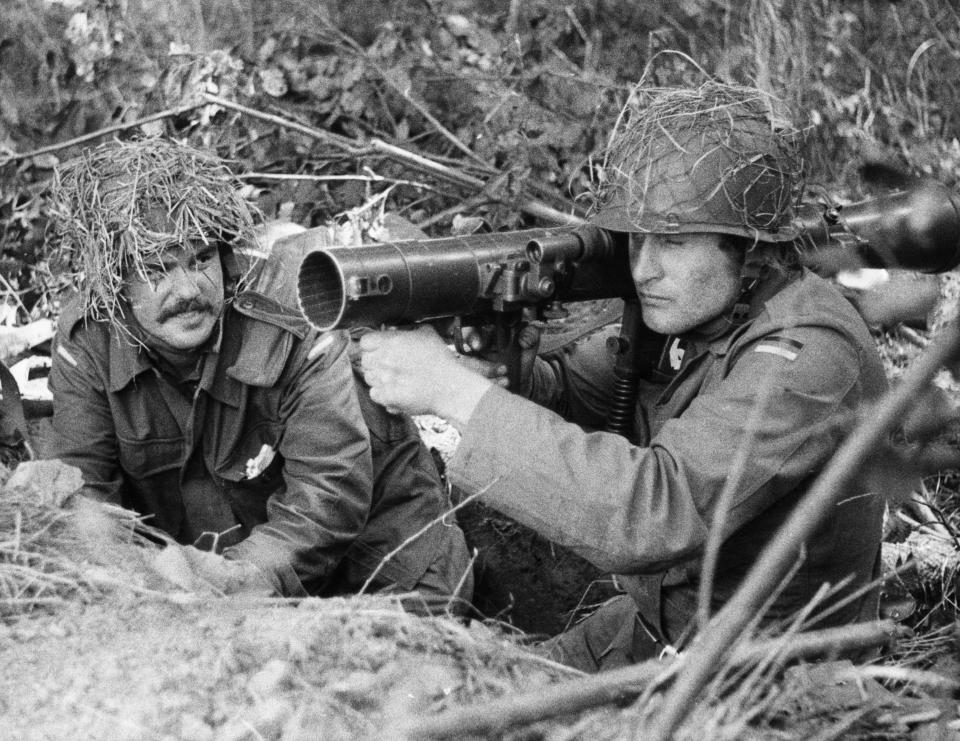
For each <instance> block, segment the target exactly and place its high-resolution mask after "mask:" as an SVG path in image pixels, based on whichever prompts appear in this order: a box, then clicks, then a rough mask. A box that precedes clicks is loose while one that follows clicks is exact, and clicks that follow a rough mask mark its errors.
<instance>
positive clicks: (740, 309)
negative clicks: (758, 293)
mask: <svg viewBox="0 0 960 741" xmlns="http://www.w3.org/2000/svg"><path fill="white" fill-rule="evenodd" d="M762 270H763V268H762V266H761V265H757V264H754V263H751V262H749V261H746V262H744V264H743V267H742V268H741V269H740V295H739V296H737V302H736V303H735V304H734V305H733V309H732V310H731V312H730V323H731V324H735V325H736V324H743V323H744V322H745V321H747V318H748V316H749V314H750V304H751V303H753V290H754V288H756V287H757V283H758V282H759V281H760V274H761V272H762Z"/></svg>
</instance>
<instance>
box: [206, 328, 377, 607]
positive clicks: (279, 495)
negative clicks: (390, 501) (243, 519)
mask: <svg viewBox="0 0 960 741" xmlns="http://www.w3.org/2000/svg"><path fill="white" fill-rule="evenodd" d="M308 337H313V334H311V335H308ZM311 345H312V343H310V342H303V343H300V346H299V347H298V349H297V350H296V351H295V354H294V356H293V357H292V358H291V362H292V363H293V364H294V366H293V367H294V370H293V372H292V373H291V374H290V375H289V376H288V377H287V378H288V381H287V384H286V388H285V389H284V392H283V394H282V397H281V402H280V423H281V425H282V427H283V433H282V437H281V439H280V443H279V446H278V449H277V453H278V454H279V455H280V456H281V458H282V460H283V469H282V475H283V479H284V486H282V487H280V489H279V490H278V491H277V492H276V493H274V494H273V495H271V496H270V498H269V499H268V501H267V521H266V522H264V523H262V524H260V525H257V526H255V527H254V528H253V529H252V530H251V531H250V535H249V536H248V537H247V538H246V539H244V540H243V541H241V542H240V543H238V544H237V545H235V546H231V547H230V548H228V549H225V551H224V555H225V556H227V557H228V558H236V559H243V560H247V561H251V562H253V563H255V564H257V565H258V566H259V567H260V568H262V569H264V570H265V571H268V572H270V573H273V574H276V575H277V577H278V578H279V580H280V581H281V583H282V586H283V588H282V590H281V591H282V592H283V593H285V594H302V593H304V591H305V590H304V585H307V586H309V587H311V588H313V589H315V588H317V587H318V586H320V585H322V583H323V581H324V580H325V579H326V578H328V577H329V576H330V575H331V573H332V571H333V570H334V568H335V567H336V566H337V564H338V563H339V562H340V559H341V558H342V557H343V555H344V553H345V552H346V550H347V548H348V547H349V546H350V544H351V543H352V542H353V541H354V540H355V539H356V537H357V536H358V535H359V534H360V532H361V530H362V529H363V527H364V525H365V524H366V521H367V517H368V516H369V513H370V507H371V501H372V491H373V473H372V463H371V453H370V438H369V433H368V431H367V427H366V425H365V424H364V421H363V416H362V414H361V411H360V404H359V401H358V399H357V395H356V390H355V388H354V383H353V377H352V371H351V368H350V362H349V360H348V358H347V353H346V349H345V346H346V343H345V341H344V340H343V338H342V337H338V338H337V339H336V340H335V341H334V343H333V345H331V347H330V348H329V349H328V350H327V351H326V352H325V353H321V354H319V355H318V356H317V357H315V358H312V359H310V358H308V357H307V354H308V351H309V348H310V347H311Z"/></svg>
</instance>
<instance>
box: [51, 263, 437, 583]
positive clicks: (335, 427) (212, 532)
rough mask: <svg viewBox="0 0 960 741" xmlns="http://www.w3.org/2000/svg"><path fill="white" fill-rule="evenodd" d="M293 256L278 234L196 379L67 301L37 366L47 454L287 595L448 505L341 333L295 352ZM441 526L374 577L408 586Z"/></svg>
mask: <svg viewBox="0 0 960 741" xmlns="http://www.w3.org/2000/svg"><path fill="white" fill-rule="evenodd" d="M299 257H300V255H299V254H298V253H296V252H285V251H284V250H283V249H281V248H279V247H278V248H276V249H275V250H274V252H273V254H272V255H271V257H270V258H269V259H268V260H267V261H265V262H264V263H262V264H261V265H260V268H259V272H258V273H257V274H256V277H255V278H254V279H253V280H252V281H251V282H249V283H248V286H249V287H248V288H247V289H246V290H244V291H242V292H241V293H239V295H237V296H236V297H235V298H234V299H233V300H232V301H230V302H229V303H228V305H227V306H226V308H225V309H224V314H223V317H222V322H221V325H222V328H221V333H220V337H219V342H217V343H216V345H215V346H214V348H213V349H211V350H210V351H209V352H208V353H207V354H206V357H205V358H204V360H203V363H202V366H201V369H200V377H199V381H198V382H197V383H196V384H195V385H187V384H182V383H178V382H177V381H176V380H174V379H172V378H171V377H170V376H169V375H167V374H164V373H163V372H161V371H160V370H159V369H158V366H157V364H155V363H154V362H153V361H152V360H151V357H150V356H149V354H148V353H147V352H146V351H145V350H144V349H143V348H142V347H139V346H136V345H134V344H132V343H131V342H130V341H129V340H127V339H126V338H124V337H121V336H118V333H117V332H116V331H115V330H112V329H111V327H110V326H109V325H108V324H106V323H104V322H97V321H93V320H90V319H86V318H84V317H83V316H82V315H81V314H80V313H79V312H78V310H77V308H76V305H75V304H74V305H71V306H68V307H67V308H66V310H65V311H64V313H63V316H62V317H61V320H60V323H59V328H58V333H57V337H56V340H55V348H54V352H53V368H52V371H51V378H50V387H51V390H52V391H53V395H54V419H53V441H52V452H53V454H54V455H55V456H56V457H59V458H62V459H63V460H65V461H66V462H68V463H71V464H73V465H76V466H78V467H79V468H80V470H81V471H82V473H83V476H84V480H85V493H86V494H88V495H91V496H94V497H96V498H99V499H101V500H106V501H110V502H115V503H117V504H122V505H123V506H125V507H128V508H131V509H134V510H136V511H138V512H140V513H141V514H144V515H147V516H148V519H147V522H148V523H149V524H151V525H153V526H155V527H157V528H160V529H161V530H164V531H165V532H167V533H169V534H170V535H171V536H173V537H174V538H175V539H177V540H178V541H179V542H181V543H197V544H198V545H199V546H201V547H205V548H209V547H211V546H215V547H216V548H217V549H218V550H222V552H223V553H224V555H225V556H227V557H228V558H236V559H244V560H248V561H251V562H253V563H255V564H257V565H258V566H260V567H261V568H263V569H265V570H266V571H267V572H268V573H270V574H271V575H273V576H275V578H276V579H275V580H276V581H278V582H279V586H280V591H281V592H282V593H285V594H303V593H304V592H305V591H306V592H309V593H318V592H331V591H341V589H340V588H339V586H338V585H337V584H334V583H332V580H333V579H334V578H335V577H336V579H338V580H341V581H342V580H343V579H347V580H348V581H350V582H352V586H353V587H354V588H355V587H358V586H360V584H362V582H363V577H364V575H365V574H369V573H370V572H371V571H372V569H373V568H375V567H376V566H377V564H379V563H380V561H381V559H382V558H383V556H384V555H385V554H387V553H389V552H390V551H391V550H393V549H394V548H395V547H396V546H397V545H399V544H400V543H402V542H403V541H404V540H406V539H407V538H409V537H410V536H411V535H413V534H414V533H416V532H417V531H418V530H420V529H421V528H423V527H424V526H425V525H426V524H427V523H429V522H431V521H432V520H433V519H434V518H439V516H440V515H441V513H442V512H443V511H444V509H445V504H446V502H445V499H446V493H445V490H444V489H443V487H442V485H441V484H440V481H439V477H438V474H437V472H436V469H435V466H434V464H433V461H432V459H431V458H430V454H429V453H428V452H427V451H426V450H425V449H424V447H423V445H422V444H421V442H420V439H419V437H418V436H417V433H416V429H415V427H414V426H413V424H412V422H411V420H409V418H405V417H396V416H392V415H388V414H387V413H386V412H385V411H384V410H383V409H381V408H380V407H378V406H377V405H375V404H373V403H372V402H371V401H370V400H369V397H368V396H367V395H366V389H365V387H363V386H362V384H360V383H358V382H356V380H355V378H354V374H353V371H352V369H351V365H350V361H349V358H348V352H347V350H348V343H349V340H348V338H347V337H346V336H345V335H343V334H339V333H337V334H331V335H328V336H327V338H325V339H326V342H327V346H326V349H325V350H324V351H323V352H321V353H319V354H317V355H316V357H313V358H310V357H308V353H309V351H310V349H311V348H312V347H313V346H314V345H315V343H316V342H317V340H318V337H317V333H316V332H315V331H314V330H312V329H311V328H310V327H309V326H308V325H307V323H306V322H305V321H304V320H303V318H302V317H301V315H300V313H299V311H297V310H296V309H295V308H292V307H296V293H295V286H294V281H295V277H296V273H297V266H298V264H299ZM358 391H359V392H360V393H359V394H358ZM440 529H441V528H431V529H430V530H429V531H428V532H426V533H424V534H423V535H422V536H421V537H420V538H419V539H417V540H416V541H415V542H413V543H411V544H410V545H409V546H408V547H406V548H404V549H403V550H402V552H401V553H399V554H398V555H397V556H396V557H394V558H393V559H391V560H390V561H389V562H388V563H387V564H386V565H385V566H384V567H383V568H382V569H381V571H380V577H381V583H382V582H384V581H386V582H389V583H393V584H396V585H399V586H400V587H401V588H402V589H405V590H409V589H412V588H413V587H414V585H415V584H416V582H417V580H418V579H419V578H420V576H421V575H422V574H423V573H424V571H425V570H426V569H427V567H428V566H429V565H430V563H431V562H432V561H434V560H435V559H436V558H437V555H438V552H439V548H440V543H441V541H442V540H443V533H441V532H440ZM357 582H359V583H357Z"/></svg>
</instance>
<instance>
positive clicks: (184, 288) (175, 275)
mask: <svg viewBox="0 0 960 741" xmlns="http://www.w3.org/2000/svg"><path fill="white" fill-rule="evenodd" d="M200 277H201V273H200V271H199V270H197V269H196V268H194V267H191V266H189V265H177V267H175V268H174V269H173V271H172V273H171V275H170V282H171V283H172V284H173V288H174V291H175V293H176V295H177V297H178V298H195V297H196V296H199V295H200Z"/></svg>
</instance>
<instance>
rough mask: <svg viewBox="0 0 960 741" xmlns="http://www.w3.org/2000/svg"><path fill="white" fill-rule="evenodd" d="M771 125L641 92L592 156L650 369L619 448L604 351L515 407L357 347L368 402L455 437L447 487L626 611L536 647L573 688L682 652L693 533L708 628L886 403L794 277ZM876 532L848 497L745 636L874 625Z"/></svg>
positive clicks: (419, 342) (690, 627)
mask: <svg viewBox="0 0 960 741" xmlns="http://www.w3.org/2000/svg"><path fill="white" fill-rule="evenodd" d="M771 111H772V102H771V101H769V100H768V99H767V98H765V97H764V96H763V95H761V94H760V93H759V92H758V91H756V90H754V89H750V88H743V87H732V86H726V85H720V84H715V83H708V84H705V85H703V86H702V87H700V88H697V89H648V88H641V89H638V90H637V91H635V95H634V96H633V98H632V99H631V101H630V103H629V104H628V106H627V107H626V109H625V110H624V112H623V114H622V115H621V117H620V120H619V121H618V124H617V127H616V130H615V131H614V133H613V136H612V137H611V142H610V145H609V147H608V151H607V156H606V158H605V162H604V173H603V179H602V181H601V183H600V185H599V187H598V189H597V199H596V208H595V211H594V214H593V216H592V219H591V220H592V221H593V223H595V224H597V225H599V226H601V227H604V228H606V229H609V230H611V231H613V232H617V233H620V235H621V236H620V239H621V241H626V242H627V244H628V249H629V254H630V266H631V271H632V276H633V282H634V284H635V286H636V291H637V300H638V302H639V306H640V311H641V314H642V318H643V323H644V324H646V326H647V327H648V328H650V329H651V330H653V331H654V332H656V333H659V334H661V335H663V336H664V337H663V343H664V347H665V348H666V351H665V352H664V353H663V356H662V361H661V362H660V364H659V367H657V368H656V369H655V371H654V372H651V373H649V374H647V377H646V378H643V379H641V381H640V388H639V397H638V401H637V403H636V407H635V409H634V414H633V425H632V427H633V429H632V431H631V434H629V435H620V434H614V433H610V432H602V431H598V430H602V429H603V427H604V423H605V420H606V417H607V412H608V410H609V407H610V406H611V399H612V398H613V397H614V386H615V382H616V378H615V375H614V370H613V366H614V360H613V357H612V355H611V353H610V352H609V351H608V350H607V347H606V345H607V343H606V339H607V337H608V335H609V332H598V333H595V334H593V335H591V336H588V337H586V338H585V339H582V340H580V341H578V342H577V343H576V344H574V345H572V346H568V347H565V348H562V349H561V350H559V351H556V352H551V353H548V354H544V355H543V356H541V357H538V358H536V360H535V361H531V362H530V365H531V372H530V374H529V379H528V380H527V381H526V382H525V384H524V387H523V388H521V389H515V392H518V393H514V394H513V395H511V393H510V392H509V391H507V390H505V389H504V388H502V387H500V386H499V385H498V384H497V383H495V382H493V381H491V380H490V379H488V378H484V377H481V376H479V375H477V374H474V373H471V372H470V370H469V369H467V368H464V367H463V366H461V365H459V364H458V362H457V361H456V359H455V358H452V357H451V356H450V355H449V353H447V352H446V350H445V348H444V346H443V345H442V343H441V342H440V340H439V339H437V338H436V336H434V335H431V334H430V333H429V332H427V331H425V330H420V331H417V332H404V333H375V334H371V335H368V336H367V337H365V338H364V340H363V342H362V343H361V346H362V348H363V349H364V355H363V368H364V371H365V375H366V378H367V380H368V381H369V382H370V384H371V386H372V396H373V398H374V400H376V401H379V402H381V403H384V404H387V405H388V406H390V407H396V408H401V409H405V410H407V411H411V412H423V411H431V412H434V413H436V414H439V415H441V416H444V417H446V418H448V419H450V420H451V421H452V422H453V423H454V424H455V425H457V426H458V427H459V429H460V430H461V432H462V435H463V437H462V441H461V443H460V446H459V448H458V450H457V452H456V454H455V455H454V457H453V458H452V460H451V461H450V464H449V467H448V476H449V478H450V479H451V480H452V481H453V483H454V484H455V485H457V486H459V487H461V488H462V489H464V490H465V491H467V492H480V493H482V496H483V499H482V501H484V502H485V503H487V504H489V505H491V506H493V507H496V508H497V509H499V510H501V511H502V512H504V513H505V514H507V515H509V516H511V517H513V518H515V519H517V520H518V521H520V522H522V523H523V524H525V525H528V526H530V527H532V528H534V529H535V530H537V531H539V532H540V533H541V534H542V535H544V536H546V537H547V538H550V539H551V540H554V541H556V542H558V543H560V544H562V545H565V546H568V547H570V548H572V549H573V550H575V551H576V552H578V553H579V554H580V555H582V556H584V557H585V558H587V559H588V560H590V561H592V562H593V563H594V564H596V565H597V566H599V567H600V568H602V569H605V570H608V571H610V572H612V573H614V574H617V575H618V578H617V581H618V583H619V584H620V586H621V587H622V588H623V591H624V592H625V593H624V594H623V595H621V596H619V597H615V598H614V599H612V600H610V601H609V602H607V603H605V604H604V605H603V606H601V607H600V608H599V609H598V610H597V611H596V612H594V613H593V614H592V615H591V616H590V617H588V618H587V619H586V620H584V621H582V622H581V623H579V624H578V625H576V626H574V627H573V628H571V629H570V630H568V631H567V632H565V633H563V634H561V635H560V636H558V637H555V638H554V639H552V640H551V641H549V642H548V643H547V644H546V646H545V649H546V650H549V651H550V654H551V655H552V656H554V657H555V658H557V659H559V660H561V661H565V662H567V663H569V664H571V665H573V666H576V667H578V668H580V669H584V670H587V671H596V670H599V669H606V668H610V667H615V666H619V665H622V664H625V663H629V662H633V661H640V660H643V659H645V658H649V657H651V656H655V655H657V654H659V653H660V652H661V651H663V650H664V649H666V648H668V647H682V646H683V644H684V642H685V641H687V640H689V639H690V637H691V634H692V632H693V631H694V630H695V626H694V623H695V619H694V616H695V615H696V613H697V609H698V599H699V597H698V592H699V590H700V586H701V584H700V580H701V563H702V559H703V556H704V552H705V547H706V543H707V538H708V534H709V532H710V528H711V526H712V525H713V524H714V523H717V527H719V528H720V531H719V532H720V535H721V538H722V545H721V546H720V550H719V556H718V561H717V565H716V571H715V574H714V576H713V579H712V584H710V585H709V586H710V588H709V591H708V592H707V590H705V592H706V593H708V595H709V605H707V607H708V609H709V610H710V611H711V612H715V611H716V610H717V609H718V608H719V607H720V606H722V605H723V604H724V602H725V601H726V600H727V599H728V598H729V597H730V596H731V595H732V594H733V592H734V591H735V590H736V588H737V586H738V585H739V583H740V581H741V580H742V578H743V577H744V575H745V574H746V573H747V572H748V570H749V569H750V568H751V566H752V564H753V563H754V561H755V560H756V557H757V556H758V554H759V553H760V552H761V550H762V549H763V547H764V545H765V543H766V542H767V541H768V540H769V539H770V538H771V537H773V535H774V534H775V533H776V531H777V529H778V528H779V526H780V525H781V524H782V523H783V522H784V520H785V519H786V518H787V517H788V515H789V514H790V512H791V510H792V508H793V507H794V505H795V504H796V503H797V502H798V501H799V500H800V498H801V497H803V495H804V493H805V492H806V491H807V489H808V487H809V486H810V484H811V482H812V480H813V479H814V478H815V477H816V475H817V473H818V472H819V471H820V470H821V469H822V468H823V467H824V465H825V464H826V463H827V461H828V460H829V458H830V457H831V455H832V454H833V452H834V450H835V449H836V447H837V445H838V442H839V441H840V440H841V439H842V438H843V437H844V436H845V435H846V433H847V432H848V431H849V429H850V426H851V425H852V421H853V418H854V416H855V413H856V411H857V409H858V408H859V407H860V406H861V404H862V403H864V402H865V401H867V400H870V399H872V398H874V397H876V396H878V395H879V394H880V393H882V391H883V390H884V388H885V384H886V381H885V377H884V373H883V369H882V366H881V363H880V360H879V357H878V355H877V352H876V349H875V347H874V343H873V340H872V338H871V337H870V334H869V332H868V330H867V327H866V326H865V324H864V322H863V321H862V319H861V318H860V316H859V315H858V314H857V313H856V311H855V310H854V309H853V308H852V307H851V305H850V304H849V303H848V302H847V301H846V300H845V299H844V298H843V297H842V296H841V295H840V294H839V292H838V291H836V290H835V289H834V288H833V287H832V286H831V285H830V284H828V283H827V282H825V281H824V280H822V279H820V278H819V277H817V276H816V275H814V274H812V273H810V272H809V271H807V270H806V269H804V268H803V267H802V266H801V265H800V261H799V259H798V245H797V243H796V240H798V239H800V238H801V234H800V232H799V231H798V229H797V227H796V226H795V224H794V208H795V206H796V205H797V200H798V198H799V196H800V190H801V167H800V163H799V161H798V159H797V155H796V154H795V150H794V146H793V145H794V142H793V138H792V134H791V131H790V130H789V129H788V128H787V127H785V126H784V125H783V124H782V123H779V122H777V121H775V120H774V117H773V115H772V113H771ZM611 331H613V330H611ZM530 334H531V335H532V334H533V333H530ZM527 339H531V340H533V341H532V342H531V343H530V344H535V339H534V338H533V337H532V336H530V337H528V338H527ZM521 396H525V397H527V398H520V397H521ZM881 517H882V500H881V498H880V497H879V496H876V495H874V494H873V493H871V492H869V491H867V490H865V489H863V488H861V487H860V486H859V485H851V487H850V490H849V491H848V492H846V497H844V499H843V501H842V502H841V503H840V504H838V505H837V507H836V511H835V512H834V513H833V516H831V517H830V518H828V519H827V521H826V522H825V524H824V525H823V526H822V527H821V528H820V529H819V530H818V531H817V532H816V533H815V534H814V535H813V536H812V537H811V538H810V539H809V541H808V542H807V543H806V544H805V546H804V548H803V549H802V550H801V551H800V552H798V553H797V561H796V568H795V570H794V572H793V573H792V574H791V575H790V576H789V577H788V579H787V580H786V581H785V582H784V583H783V584H782V586H781V589H780V590H779V591H778V592H777V593H776V594H772V595H770V600H769V607H768V609H767V611H766V612H765V614H764V615H763V616H762V620H763V621H765V622H767V623H770V622H777V621H784V620H788V619H790V618H792V617H793V616H795V615H796V614H797V613H798V612H799V611H800V610H801V609H803V608H805V607H807V606H808V605H809V604H810V603H811V601H812V600H819V601H818V603H817V604H815V605H813V606H812V607H810V615H811V620H813V621H816V624H817V625H818V627H824V626H828V625H838V624H843V623H847V622H853V621H857V620H861V619H867V618H870V617H873V616H874V615H875V613H876V609H877V592H876V589H875V588H871V587H870V584H871V582H872V580H873V579H874V578H875V576H876V575H877V571H878V565H879V552H880V527H881ZM825 585H829V591H827V592H826V593H824V592H822V591H821V590H822V589H824V587H825Z"/></svg>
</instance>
